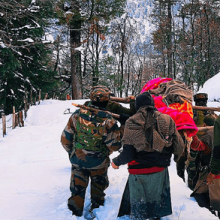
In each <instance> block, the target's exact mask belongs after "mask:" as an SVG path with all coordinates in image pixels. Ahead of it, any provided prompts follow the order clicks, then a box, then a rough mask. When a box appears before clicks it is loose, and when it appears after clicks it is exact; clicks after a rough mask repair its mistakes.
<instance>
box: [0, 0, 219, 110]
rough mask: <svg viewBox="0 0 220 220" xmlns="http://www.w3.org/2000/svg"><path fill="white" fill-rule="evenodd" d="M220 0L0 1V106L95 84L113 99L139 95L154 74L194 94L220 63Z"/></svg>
mask: <svg viewBox="0 0 220 220" xmlns="http://www.w3.org/2000/svg"><path fill="white" fill-rule="evenodd" d="M219 6H220V2H219V1H218V0H217V1H214V0H209V1H208V0H204V1H201V0H189V1H187V0H180V1H177V0H148V1H145V0H132V1H131V0H127V1H126V0H106V1H104V0H80V1H79V0H69V1H64V0H50V1H46V0H18V1H16V0H10V1H8V0H1V2H0V112H4V113H5V114H10V113H11V112H12V106H15V108H16V111H19V110H21V109H23V108H24V103H26V102H29V103H30V102H32V101H33V100H34V99H35V98H36V97H37V98H38V96H39V92H41V94H42V96H45V94H48V98H52V97H56V98H58V99H65V97H66V95H67V94H68V93H69V94H70V95H71V96H72V99H82V98H88V94H89V91H90V88H91V87H92V86H95V85H97V84H103V85H106V86H107V87H109V88H110V89H111V90H112V92H113V93H114V94H115V95H116V96H118V97H122V96H128V95H137V94H138V93H139V92H140V90H141V88H142V87H143V85H144V84H145V83H146V82H147V81H148V80H150V79H153V78H155V77H171V78H173V79H176V80H181V81H183V82H185V83H186V85H188V86H189V87H191V88H193V89H194V91H195V92H196V91H197V90H198V89H199V88H200V87H201V86H202V85H203V84H204V82H205V81H207V79H209V78H211V77H213V76H214V75H215V74H217V73H218V72H219V69H220V62H219V61H220V54H219V53H220V48H219V47H220V10H219V9H220V8H219ZM134 9H135V10H134ZM30 99H32V100H30Z"/></svg>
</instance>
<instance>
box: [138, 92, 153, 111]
mask: <svg viewBox="0 0 220 220" xmlns="http://www.w3.org/2000/svg"><path fill="white" fill-rule="evenodd" d="M142 106H152V107H154V99H153V98H152V96H151V95H150V93H149V92H144V93H142V94H140V95H138V96H137V97H136V100H135V108H136V111H138V109H139V108H140V107H142Z"/></svg>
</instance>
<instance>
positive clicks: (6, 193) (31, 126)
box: [0, 79, 220, 220]
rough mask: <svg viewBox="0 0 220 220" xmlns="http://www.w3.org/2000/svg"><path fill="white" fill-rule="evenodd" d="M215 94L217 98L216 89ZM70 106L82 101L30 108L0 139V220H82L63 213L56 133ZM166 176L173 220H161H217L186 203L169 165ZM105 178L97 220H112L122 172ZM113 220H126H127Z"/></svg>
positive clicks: (64, 160) (64, 188) (66, 175)
mask: <svg viewBox="0 0 220 220" xmlns="http://www.w3.org/2000/svg"><path fill="white" fill-rule="evenodd" d="M219 81H220V79H219V80H218V82H219ZM215 82H216V83H217V81H216V79H215ZM214 84H215V83H214V82H213V83H211V87H213V88H214ZM219 90H220V88H219ZM215 93H218V95H219V97H220V92H218V91H217V89H216V92H215ZM209 96H210V97H211V96H212V95H211V93H210V94H209ZM72 102H75V103H79V104H82V103H84V102H85V100H77V101H72V100H68V101H58V100H47V101H42V102H41V103H40V105H37V106H31V108H30V109H29V111H28V116H27V118H26V119H25V126H24V127H22V128H20V127H16V128H15V129H14V130H11V129H10V128H9V129H8V130H7V135H6V136H5V137H4V138H3V137H2V134H0V220H75V219H78V220H82V219H84V218H83V217H75V216H72V215H71V212H70V211H69V210H68V208H67V199H68V198H69V196H70V191H69V182H70V167H71V166H70V162H69V160H68V156H67V153H66V151H65V150H64V149H63V147H62V146H61V144H60V136H61V133H62V130H63V129H64V127H65V125H66V123H67V121H68V118H69V117H70V114H63V113H64V111H65V110H66V109H67V108H70V111H71V112H73V111H75V109H76V107H74V106H73V105H71V103H72ZM208 106H215V107H219V106H220V103H219V102H209V103H208ZM0 132H1V133H2V130H1V128H0ZM116 155H118V153H117V152H115V153H113V154H112V155H111V158H113V157H115V156H116ZM169 173H170V182H171V196H172V208H173V214H172V215H170V216H167V217H164V218H162V219H163V220H212V219H215V220H217V217H215V216H214V215H212V214H211V213H210V212H209V211H208V210H207V209H205V208H201V207H199V206H198V205H197V202H196V201H195V200H194V198H191V197H190V194H191V193H192V191H191V190H190V189H189V188H188V187H187V186H186V184H185V183H184V182H183V181H182V180H181V179H180V178H179V177H178V176H177V174H176V166H175V162H173V161H172V164H171V166H170V167H169ZM108 174H109V181H110V186H109V188H108V189H107V190H106V202H105V205H104V206H103V207H100V208H99V209H97V210H95V214H96V218H95V219H97V220H116V219H117V212H118V209H119V205H120V201H121V196H122V193H123V189H124V186H125V183H126V180H127V176H128V172H127V167H126V165H124V166H121V167H120V169H119V170H114V169H113V168H112V167H110V168H109V172H108ZM89 190H90V187H89V188H88V190H87V194H86V201H85V206H88V204H89ZM118 219H120V220H129V217H121V218H118Z"/></svg>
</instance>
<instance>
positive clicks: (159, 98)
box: [152, 95, 167, 109]
mask: <svg viewBox="0 0 220 220" xmlns="http://www.w3.org/2000/svg"><path fill="white" fill-rule="evenodd" d="M152 97H153V99H154V106H155V108H157V109H158V108H161V107H167V105H166V104H165V103H164V102H163V97H162V96H154V95H152Z"/></svg>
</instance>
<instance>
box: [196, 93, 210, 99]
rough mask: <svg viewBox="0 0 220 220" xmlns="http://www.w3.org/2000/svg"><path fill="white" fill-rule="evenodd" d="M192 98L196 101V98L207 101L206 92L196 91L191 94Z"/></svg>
mask: <svg viewBox="0 0 220 220" xmlns="http://www.w3.org/2000/svg"><path fill="white" fill-rule="evenodd" d="M193 98H194V101H197V100H203V101H207V100H208V94H207V93H197V94H195V95H194V96H193Z"/></svg>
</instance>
